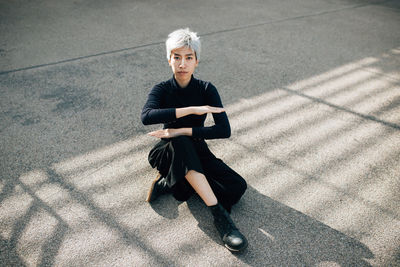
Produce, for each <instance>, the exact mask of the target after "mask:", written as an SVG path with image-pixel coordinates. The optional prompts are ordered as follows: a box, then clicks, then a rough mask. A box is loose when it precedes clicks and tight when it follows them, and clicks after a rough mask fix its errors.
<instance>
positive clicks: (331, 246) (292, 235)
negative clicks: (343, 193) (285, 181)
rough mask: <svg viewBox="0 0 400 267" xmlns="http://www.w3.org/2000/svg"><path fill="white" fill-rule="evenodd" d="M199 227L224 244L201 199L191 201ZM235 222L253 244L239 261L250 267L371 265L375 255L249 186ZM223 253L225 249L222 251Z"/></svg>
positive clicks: (234, 213) (214, 239) (346, 237)
mask: <svg viewBox="0 0 400 267" xmlns="http://www.w3.org/2000/svg"><path fill="white" fill-rule="evenodd" d="M187 204H188V207H189V209H190V211H191V213H192V214H193V216H194V217H195V219H196V220H197V221H198V226H199V228H200V229H201V230H202V231H203V232H204V233H205V234H207V235H208V236H209V237H210V238H211V239H212V240H213V241H215V242H217V243H219V244H221V246H222V241H221V240H220V238H219V236H218V233H217V231H216V230H215V227H214V225H213V223H212V217H211V214H210V213H209V212H208V210H207V208H206V207H205V205H204V204H203V203H202V202H201V200H200V199H199V198H198V197H192V198H191V199H189V200H188V201H187ZM232 218H233V220H234V222H235V223H236V225H237V226H238V228H239V229H240V230H241V231H242V232H243V234H245V235H246V236H247V238H248V240H249V247H248V248H247V249H246V251H244V252H243V253H242V254H237V255H236V254H235V255H236V256H237V257H238V259H240V260H241V261H243V262H244V263H246V264H249V265H250V266H317V265H318V264H320V263H324V262H325V263H326V262H335V263H337V264H339V266H371V265H370V264H369V263H368V262H367V261H366V260H365V259H372V258H374V255H373V254H372V252H371V251H370V249H369V248H368V247H367V246H365V245H364V244H362V243H361V242H359V241H357V240H355V239H354V238H351V237H349V236H347V235H345V234H343V233H341V232H339V231H337V230H335V229H333V228H331V227H329V226H328V225H326V224H324V223H321V222H319V221H317V220H315V219H313V218H311V217H309V216H307V215H305V214H303V213H301V212H298V211H296V210H294V209H292V208H290V207H288V206H286V205H283V204H281V203H279V202H277V201H275V200H273V199H271V198H269V197H267V196H265V195H263V194H261V193H260V192H258V191H257V190H256V189H254V188H253V187H251V186H250V187H249V188H248V190H247V192H246V193H245V195H244V197H243V199H242V200H241V201H240V202H239V203H238V204H237V205H236V206H234V207H233V209H232ZM221 249H223V248H221Z"/></svg>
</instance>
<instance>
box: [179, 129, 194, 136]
mask: <svg viewBox="0 0 400 267" xmlns="http://www.w3.org/2000/svg"><path fill="white" fill-rule="evenodd" d="M175 130H176V131H177V133H178V135H186V136H192V132H193V131H192V128H179V129H175Z"/></svg>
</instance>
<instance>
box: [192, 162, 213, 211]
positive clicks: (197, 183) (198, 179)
mask: <svg viewBox="0 0 400 267" xmlns="http://www.w3.org/2000/svg"><path fill="white" fill-rule="evenodd" d="M185 178H186V180H187V181H188V182H189V184H190V185H191V186H192V187H193V189H194V191H196V193H197V194H198V195H199V196H200V198H201V199H202V200H203V201H204V203H206V205H207V206H214V205H216V204H217V203H218V200H217V197H216V196H215V194H214V192H213V191H212V189H211V186H210V184H209V183H208V181H207V179H206V177H205V176H204V174H202V173H199V172H196V171H194V170H190V171H188V172H187V174H186V176H185Z"/></svg>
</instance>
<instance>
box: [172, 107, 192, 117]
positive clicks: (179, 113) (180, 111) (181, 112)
mask: <svg viewBox="0 0 400 267" xmlns="http://www.w3.org/2000/svg"><path fill="white" fill-rule="evenodd" d="M190 114H193V108H192V107H185V108H177V109H175V115H176V118H177V119H179V118H182V117H185V116H187V115H190Z"/></svg>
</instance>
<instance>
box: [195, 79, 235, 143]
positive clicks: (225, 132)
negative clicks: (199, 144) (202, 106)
mask: <svg viewBox="0 0 400 267" xmlns="http://www.w3.org/2000/svg"><path fill="white" fill-rule="evenodd" d="M205 99H206V105H210V106H213V107H223V106H222V102H221V97H220V96H219V94H218V91H217V89H216V88H215V86H214V85H212V84H211V83H208V86H207V88H206V94H205ZM212 115H213V118H214V122H215V124H214V125H213V126H209V127H193V133H192V135H193V137H195V138H204V139H217V138H229V137H230V136H231V126H230V124H229V120H228V116H227V115H226V112H222V113H213V114H212Z"/></svg>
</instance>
